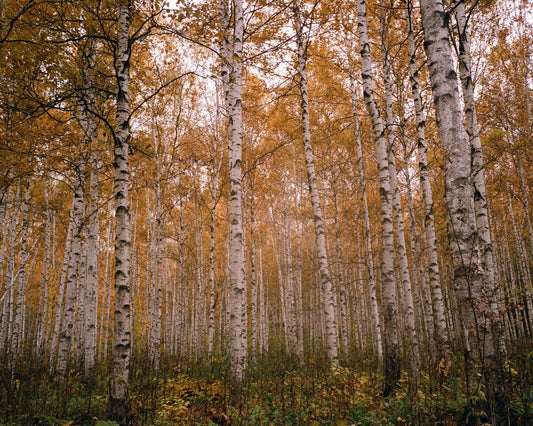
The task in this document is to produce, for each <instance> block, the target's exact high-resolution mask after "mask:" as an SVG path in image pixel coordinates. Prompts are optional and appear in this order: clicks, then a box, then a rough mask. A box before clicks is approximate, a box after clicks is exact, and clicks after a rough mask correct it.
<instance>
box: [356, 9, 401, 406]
mask: <svg viewBox="0 0 533 426" xmlns="http://www.w3.org/2000/svg"><path fill="white" fill-rule="evenodd" d="M357 20H358V25H357V27H358V30H359V43H360V46H361V66H362V77H363V96H364V98H365V101H366V106H367V109H368V113H369V114H370V118H371V120H372V128H373V130H374V138H375V142H376V154H377V159H378V173H379V194H380V201H381V239H382V248H381V249H382V260H381V286H382V305H383V321H384V333H383V349H384V365H383V367H384V373H385V388H384V391H383V393H384V395H385V396H387V395H389V394H390V393H392V392H393V390H394V388H395V386H396V384H397V382H398V380H399V378H400V360H399V357H400V350H399V345H398V330H397V326H396V321H397V314H396V305H395V304H396V280H395V277H394V231H393V225H392V200H391V196H392V194H391V190H390V174H389V160H388V157H387V141H386V139H385V131H384V128H383V122H382V121H381V117H380V115H379V111H378V109H377V106H376V101H375V99H374V87H373V85H374V83H373V79H372V60H371V58H370V42H369V40H368V24H367V21H366V2H365V0H358V2H357Z"/></svg>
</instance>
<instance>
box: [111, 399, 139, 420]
mask: <svg viewBox="0 0 533 426" xmlns="http://www.w3.org/2000/svg"><path fill="white" fill-rule="evenodd" d="M107 419H108V420H110V421H113V422H116V423H118V424H119V425H121V426H128V425H134V424H135V422H134V419H133V415H132V412H131V407H130V403H129V401H128V399H115V398H109V403H108V406H107Z"/></svg>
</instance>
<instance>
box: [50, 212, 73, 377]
mask: <svg viewBox="0 0 533 426" xmlns="http://www.w3.org/2000/svg"><path fill="white" fill-rule="evenodd" d="M73 214H74V203H72V207H71V210H70V221H69V225H68V231H67V238H66V240H65V250H64V252H63V264H62V267H61V275H60V277H59V288H58V291H57V301H56V315H55V321H54V330H53V333H52V342H51V346H50V371H51V372H53V370H54V367H55V361H56V359H57V344H58V341H59V333H60V332H61V324H62V319H63V306H64V303H65V292H66V287H67V286H66V282H67V272H68V267H69V262H70V251H71V248H72V238H73V234H74V221H73V219H72V218H73Z"/></svg>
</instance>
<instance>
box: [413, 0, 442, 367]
mask: <svg viewBox="0 0 533 426" xmlns="http://www.w3.org/2000/svg"><path fill="white" fill-rule="evenodd" d="M410 4H411V3H410V2H409V1H408V2H407V6H408V11H407V13H408V17H407V18H408V25H409V29H408V34H407V37H408V40H407V42H408V53H409V80H410V83H411V94H412V97H413V100H414V104H415V118H416V140H417V142H416V145H417V151H418V169H419V173H420V187H421V189H422V200H423V203H424V237H425V249H426V256H427V262H428V265H427V270H428V278H429V287H430V290H431V300H432V303H433V305H432V306H433V315H434V317H435V339H436V342H437V347H438V350H439V352H440V354H441V355H442V356H443V357H445V358H446V359H448V358H449V355H450V349H449V342H448V334H447V330H446V318H445V316H444V300H443V297H442V289H441V284H440V272H439V263H438V255H437V239H436V236H435V218H434V214H433V193H432V191H431V184H430V182H429V173H428V162H427V142H426V130H425V129H426V116H425V111H424V105H423V103H422V96H421V93H420V86H419V83H418V66H417V63H416V50H415V36H414V30H413V22H412V16H411V8H410Z"/></svg>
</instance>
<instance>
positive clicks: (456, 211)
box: [421, 0, 508, 424]
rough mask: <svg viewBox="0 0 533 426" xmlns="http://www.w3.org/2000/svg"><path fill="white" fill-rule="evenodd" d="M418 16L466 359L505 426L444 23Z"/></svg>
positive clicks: (490, 304)
mask: <svg viewBox="0 0 533 426" xmlns="http://www.w3.org/2000/svg"><path fill="white" fill-rule="evenodd" d="M421 13H422V25H423V29H424V38H425V43H424V46H425V49H426V56H427V58H428V63H429V72H430V78H431V85H432V91H433V100H434V104H435V114H436V119H437V126H438V129H439V136H440V140H441V144H442V146H443V148H444V150H445V158H444V161H445V188H446V207H447V212H448V237H449V241H450V246H451V247H450V253H451V257H452V265H453V278H454V283H455V293H456V297H457V301H458V308H459V312H460V314H461V319H462V323H463V327H464V331H465V348H466V353H467V356H472V357H473V360H474V361H476V362H477V363H480V364H481V370H480V371H481V374H482V378H483V379H484V381H485V383H486V385H488V386H489V388H488V389H487V391H488V400H489V406H490V409H491V415H492V421H493V424H505V423H506V422H508V412H507V403H506V398H505V395H504V394H501V391H502V389H505V385H504V383H505V375H504V374H503V372H504V365H503V362H504V361H505V359H499V357H498V351H494V349H495V347H498V345H499V340H500V338H499V335H498V330H497V328H498V326H497V322H492V321H491V317H492V316H497V315H499V313H498V312H497V310H496V308H497V307H496V305H495V304H494V298H493V296H494V281H493V276H492V274H491V276H489V275H487V274H485V273H484V271H485V267H484V265H483V263H484V257H485V256H484V255H482V256H480V255H479V246H478V241H479V238H478V233H477V232H476V217H475V209H474V198H475V197H479V194H476V193H475V192H474V190H473V185H472V183H473V182H472V173H471V172H472V166H471V163H470V161H471V160H470V158H471V156H470V153H471V147H470V143H469V141H468V137H467V134H466V132H465V128H464V124H463V117H462V113H461V106H460V95H459V88H458V84H457V74H456V71H455V69H454V63H453V58H452V55H451V47H450V43H449V37H448V29H447V23H446V20H447V19H446V18H445V16H446V15H445V13H444V10H443V6H442V3H441V2H440V0H422V1H421ZM478 189H479V188H478ZM482 250H485V248H484V247H482ZM480 257H481V259H480ZM491 279H492V282H490V280H491ZM491 322H492V324H491ZM467 368H468V367H467ZM470 405H472V404H470Z"/></svg>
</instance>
